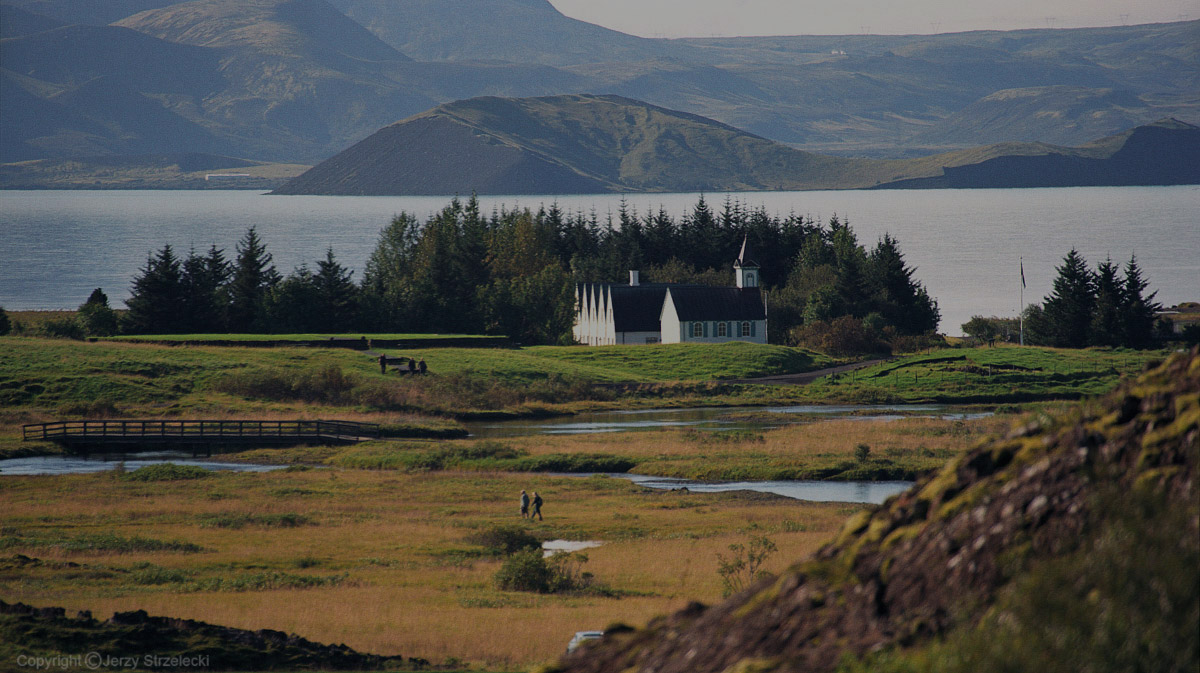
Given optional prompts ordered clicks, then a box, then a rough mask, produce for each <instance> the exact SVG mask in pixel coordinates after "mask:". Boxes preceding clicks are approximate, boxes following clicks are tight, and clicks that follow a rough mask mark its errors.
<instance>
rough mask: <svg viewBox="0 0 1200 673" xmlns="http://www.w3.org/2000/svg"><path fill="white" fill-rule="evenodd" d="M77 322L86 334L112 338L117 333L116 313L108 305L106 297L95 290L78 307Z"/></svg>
mask: <svg viewBox="0 0 1200 673" xmlns="http://www.w3.org/2000/svg"><path fill="white" fill-rule="evenodd" d="M79 322H80V324H81V325H82V326H83V329H84V331H85V332H87V333H88V334H91V335H93V336H112V335H113V334H116V333H117V312H116V311H114V310H112V307H111V306H109V305H108V295H106V294H104V290H102V289H100V288H96V289H95V290H92V294H91V295H89V296H88V298H87V301H85V302H84V303H83V305H82V306H80V307H79Z"/></svg>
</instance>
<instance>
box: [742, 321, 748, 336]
mask: <svg viewBox="0 0 1200 673" xmlns="http://www.w3.org/2000/svg"><path fill="white" fill-rule="evenodd" d="M742 336H744V337H748V336H750V321H749V320H743V321H742Z"/></svg>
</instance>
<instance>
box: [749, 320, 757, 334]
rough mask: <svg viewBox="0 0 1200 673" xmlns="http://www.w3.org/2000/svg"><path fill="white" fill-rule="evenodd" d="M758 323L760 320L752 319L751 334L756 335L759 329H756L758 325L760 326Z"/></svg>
mask: <svg viewBox="0 0 1200 673" xmlns="http://www.w3.org/2000/svg"><path fill="white" fill-rule="evenodd" d="M756 323H758V321H757V320H751V321H750V336H754V333H755V332H756V331H757V330H756V329H755V328H756V327H758V325H757V324H756Z"/></svg>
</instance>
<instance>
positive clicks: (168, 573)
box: [130, 562, 188, 585]
mask: <svg viewBox="0 0 1200 673" xmlns="http://www.w3.org/2000/svg"><path fill="white" fill-rule="evenodd" d="M130 579H131V580H132V581H133V583H134V584H141V585H159V584H180V583H182V582H186V581H187V579H188V575H187V573H185V572H183V571H182V570H174V569H171V568H164V567H162V566H160V565H155V564H153V563H147V562H141V563H135V564H133V570H132V573H131V574H130Z"/></svg>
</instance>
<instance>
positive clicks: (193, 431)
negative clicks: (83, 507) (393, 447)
mask: <svg viewBox="0 0 1200 673" xmlns="http://www.w3.org/2000/svg"><path fill="white" fill-rule="evenodd" d="M22 429H23V431H24V438H25V439H26V440H45V441H51V442H57V443H60V444H87V445H107V444H208V445H220V444H301V443H304V442H325V443H328V442H336V443H354V442H362V441H366V440H369V439H378V438H379V436H380V434H379V426H378V425H377V424H375V423H359V422H357V421H253V420H250V421H246V420H239V421H231V420H170V421H168V420H103V421H59V422H55V423H31V424H29V425H25V426H23V428H22Z"/></svg>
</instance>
